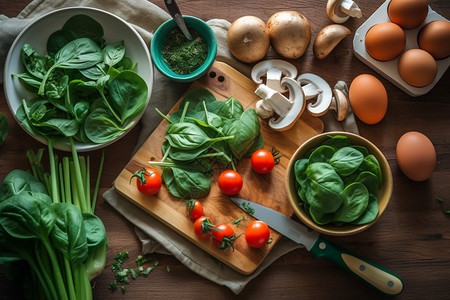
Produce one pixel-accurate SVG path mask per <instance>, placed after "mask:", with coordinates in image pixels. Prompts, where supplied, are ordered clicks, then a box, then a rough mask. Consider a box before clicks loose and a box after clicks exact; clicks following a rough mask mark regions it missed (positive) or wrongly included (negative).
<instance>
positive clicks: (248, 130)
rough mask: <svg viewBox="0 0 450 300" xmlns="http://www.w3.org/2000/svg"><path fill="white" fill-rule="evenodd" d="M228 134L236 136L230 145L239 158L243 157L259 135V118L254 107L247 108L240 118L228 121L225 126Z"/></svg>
mask: <svg viewBox="0 0 450 300" xmlns="http://www.w3.org/2000/svg"><path fill="white" fill-rule="evenodd" d="M223 133H224V134H225V135H227V136H234V138H233V139H231V140H229V141H228V145H229V147H230V149H231V151H232V152H233V155H234V156H235V157H236V158H237V159H241V158H243V157H244V156H245V155H246V154H247V153H248V151H249V149H250V148H251V147H252V145H253V143H254V140H255V139H256V138H257V137H258V136H259V133H260V125H259V119H258V116H257V115H256V112H255V110H254V109H252V108H250V109H247V110H245V111H244V112H243V113H242V115H241V116H240V117H239V119H236V120H234V121H232V122H229V123H227V124H226V125H225V126H224V128H223Z"/></svg>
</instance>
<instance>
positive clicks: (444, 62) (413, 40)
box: [353, 0, 450, 97]
mask: <svg viewBox="0 0 450 300" xmlns="http://www.w3.org/2000/svg"><path fill="white" fill-rule="evenodd" d="M390 1H391V0H386V1H385V2H384V3H383V4H382V5H381V6H380V7H379V8H378V9H377V10H376V11H375V12H374V13H373V14H372V15H371V16H370V17H369V18H368V19H367V20H366V21H365V22H364V23H363V24H362V25H361V26H360V27H359V28H358V29H357V30H356V32H355V36H354V38H353V53H354V54H355V56H356V57H358V58H359V59H360V60H361V61H362V62H364V63H365V64H366V65H368V66H369V67H371V68H372V69H374V70H375V71H377V72H378V73H379V74H381V75H382V76H383V77H385V78H386V79H388V80H389V81H390V82H392V83H393V84H394V85H396V86H397V87H398V88H400V89H401V90H403V91H404V92H406V93H407V94H408V95H410V96H413V97H417V96H420V95H424V94H426V93H428V92H429V91H430V90H431V89H432V88H433V87H434V86H435V85H436V83H437V82H438V81H439V79H441V77H442V75H444V73H445V71H446V70H447V68H448V66H449V65H450V57H447V58H445V59H440V60H436V62H437V67H438V70H437V75H436V77H435V78H434V80H433V82H431V83H430V84H429V85H427V86H424V87H414V86H412V85H410V84H408V83H406V82H405V81H404V80H403V79H402V78H401V76H400V74H399V72H398V60H399V57H397V58H395V59H392V60H389V61H378V60H376V59H374V58H372V57H371V56H370V55H369V53H368V52H367V51H366V47H365V37H366V33H367V31H368V30H369V29H370V28H371V27H372V26H374V25H375V24H378V23H383V22H391V20H390V19H389V16H388V12H387V8H388V5H389V2H390ZM437 20H444V21H448V20H447V19H446V18H444V17H443V16H441V15H440V14H438V13H436V12H435V11H434V10H432V9H431V7H429V6H428V15H427V18H426V19H425V21H424V22H423V24H422V25H420V26H419V27H417V28H414V29H409V30H404V32H405V36H406V45H405V50H404V51H406V50H409V49H418V48H419V45H418V44H417V35H418V33H419V31H420V29H421V28H422V27H423V26H425V25H426V24H428V23H430V22H431V21H437Z"/></svg>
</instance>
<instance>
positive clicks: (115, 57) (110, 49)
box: [103, 41, 125, 67]
mask: <svg viewBox="0 0 450 300" xmlns="http://www.w3.org/2000/svg"><path fill="white" fill-rule="evenodd" d="M103 56H104V57H105V64H107V65H108V66H111V67H112V66H114V65H116V64H118V63H119V62H120V61H121V60H122V59H123V57H124V56H125V43H124V41H120V42H117V43H115V44H110V45H107V46H106V47H105V48H103Z"/></svg>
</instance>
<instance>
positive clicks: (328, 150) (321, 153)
mask: <svg viewBox="0 0 450 300" xmlns="http://www.w3.org/2000/svg"><path fill="white" fill-rule="evenodd" d="M335 152H336V151H335V150H334V148H333V147H331V146H327V145H322V146H320V147H317V148H316V149H315V150H314V151H313V152H312V153H311V155H310V156H309V163H310V164H312V163H315V162H325V163H327V162H329V161H330V159H331V158H332V157H333V155H334V153H335Z"/></svg>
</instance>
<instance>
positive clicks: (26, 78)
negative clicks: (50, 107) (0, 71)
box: [11, 73, 42, 93]
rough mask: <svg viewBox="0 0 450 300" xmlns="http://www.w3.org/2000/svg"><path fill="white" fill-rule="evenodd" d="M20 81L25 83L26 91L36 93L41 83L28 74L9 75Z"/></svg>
mask: <svg viewBox="0 0 450 300" xmlns="http://www.w3.org/2000/svg"><path fill="white" fill-rule="evenodd" d="M11 75H12V76H15V77H17V78H19V79H20V80H22V81H23V82H24V83H25V87H26V89H27V90H29V91H31V92H34V93H36V92H37V91H38V89H39V86H40V85H41V81H42V80H40V79H39V78H37V77H35V76H33V75H31V74H30V73H20V74H11Z"/></svg>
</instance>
